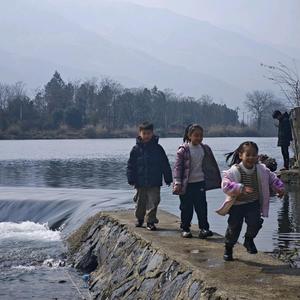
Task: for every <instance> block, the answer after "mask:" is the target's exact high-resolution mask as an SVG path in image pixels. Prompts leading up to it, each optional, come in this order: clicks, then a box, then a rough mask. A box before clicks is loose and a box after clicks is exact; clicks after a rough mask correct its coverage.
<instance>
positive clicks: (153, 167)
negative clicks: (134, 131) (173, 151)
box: [127, 122, 173, 230]
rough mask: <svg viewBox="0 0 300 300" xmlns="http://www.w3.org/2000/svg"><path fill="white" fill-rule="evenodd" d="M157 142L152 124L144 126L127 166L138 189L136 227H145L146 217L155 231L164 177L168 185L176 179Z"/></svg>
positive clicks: (130, 179)
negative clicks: (173, 177)
mask: <svg viewBox="0 0 300 300" xmlns="http://www.w3.org/2000/svg"><path fill="white" fill-rule="evenodd" d="M158 139H159V138H158V137H157V136H155V135H154V133H153V125H152V124H150V123H147V122H145V123H143V124H141V125H140V126H139V136H138V138H137V140H136V145H135V146H134V147H133V148H132V150H131V152H130V157H129V160H128V163H127V179H128V183H129V184H130V185H132V186H134V187H135V188H136V195H135V197H134V200H135V201H136V211H135V216H136V218H137V223H136V226H137V227H142V226H143V224H144V219H145V216H146V223H147V229H148V230H156V226H155V224H156V223H158V219H157V216H156V213H157V207H158V204H159V202H160V187H161V186H162V177H164V180H165V182H166V184H167V185H170V184H171V183H172V180H173V179H172V170H171V167H170V163H169V160H168V158H167V156H166V153H165V151H164V149H163V147H162V146H161V145H159V144H158Z"/></svg>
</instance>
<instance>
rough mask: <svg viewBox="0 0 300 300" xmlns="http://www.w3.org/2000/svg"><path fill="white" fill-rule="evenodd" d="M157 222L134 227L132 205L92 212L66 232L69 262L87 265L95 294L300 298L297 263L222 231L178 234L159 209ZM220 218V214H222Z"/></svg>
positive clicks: (171, 218) (102, 296)
mask: <svg viewBox="0 0 300 300" xmlns="http://www.w3.org/2000/svg"><path fill="white" fill-rule="evenodd" d="M159 218H160V223H159V230H158V231H156V232H149V231H147V230H146V229H145V228H135V227H134V218H133V212H132V211H122V212H106V213H100V214H97V215H95V216H94V217H93V218H91V219H90V220H89V221H88V222H87V223H86V224H85V225H83V226H82V227H81V228H80V229H79V230H78V231H77V232H75V233H74V234H73V235H72V236H70V238H69V239H68V242H69V249H70V255H71V257H72V260H73V263H74V266H75V267H76V268H77V269H79V270H81V271H82V272H85V273H90V275H91V280H90V292H91V295H92V298H93V299H164V300H167V299H300V270H299V269H292V268H290V266H289V265H286V264H284V263H283V262H281V261H279V260H276V259H274V258H272V257H271V256H269V255H267V254H264V253H259V254H257V255H250V254H248V253H247V252H246V251H245V249H244V248H243V246H241V245H237V246H236V248H235V249H234V250H235V253H234V254H235V257H236V260H235V261H234V262H224V261H223V259H222V255H223V242H224V241H223V237H222V236H220V235H215V236H214V237H212V238H210V239H208V240H199V239H198V238H196V231H195V230H196V228H193V231H194V232H193V233H194V236H195V238H192V239H183V238H181V237H180V233H179V230H178V228H179V219H178V218H177V217H175V216H173V215H171V214H168V213H166V212H163V211H160V212H159ZM224 226H225V220H224Z"/></svg>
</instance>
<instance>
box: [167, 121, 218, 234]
mask: <svg viewBox="0 0 300 300" xmlns="http://www.w3.org/2000/svg"><path fill="white" fill-rule="evenodd" d="M202 140H203V129H202V127H201V126H200V125H198V124H192V125H189V126H188V127H187V128H186V132H185V136H184V138H183V141H184V144H182V145H181V146H180V147H179V149H178V151H177V158H176V162H175V167H174V181H175V183H174V191H173V192H174V194H178V195H179V197H180V210H181V229H182V237H184V238H190V237H192V234H191V231H190V226H191V221H192V218H193V211H194V209H195V211H196V214H197V217H198V224H199V229H200V232H199V238H201V239H205V238H207V237H209V236H212V235H213V233H212V231H210V230H209V223H208V220H207V202H206V191H207V190H211V189H217V188H220V186H221V175H220V171H219V168H218V165H217V162H216V160H215V157H214V155H213V153H212V151H211V149H210V147H209V146H208V145H205V144H203V143H202Z"/></svg>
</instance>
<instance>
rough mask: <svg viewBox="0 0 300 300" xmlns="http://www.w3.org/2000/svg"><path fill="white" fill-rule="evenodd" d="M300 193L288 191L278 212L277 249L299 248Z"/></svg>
mask: <svg viewBox="0 0 300 300" xmlns="http://www.w3.org/2000/svg"><path fill="white" fill-rule="evenodd" d="M299 199H300V192H299V190H293V191H290V192H289V194H288V195H286V196H285V197H284V199H283V202H282V207H281V209H279V210H278V232H277V234H278V238H276V237H275V238H276V239H277V247H278V248H279V249H287V248H289V249H293V248H300V202H299V201H300V200H299Z"/></svg>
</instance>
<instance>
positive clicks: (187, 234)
mask: <svg viewBox="0 0 300 300" xmlns="http://www.w3.org/2000/svg"><path fill="white" fill-rule="evenodd" d="M181 236H182V237H183V238H191V237H193V235H192V233H191V232H190V231H185V230H183V231H182V233H181Z"/></svg>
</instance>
